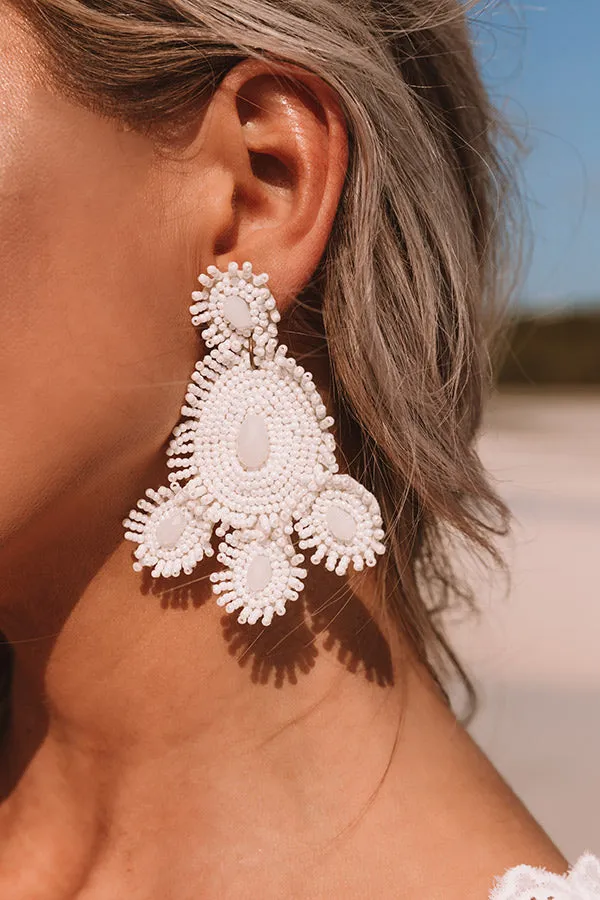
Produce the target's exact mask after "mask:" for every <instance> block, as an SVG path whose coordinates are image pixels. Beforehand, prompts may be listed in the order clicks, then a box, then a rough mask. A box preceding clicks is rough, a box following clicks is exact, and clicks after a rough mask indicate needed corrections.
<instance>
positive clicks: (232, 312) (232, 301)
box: [222, 294, 252, 331]
mask: <svg viewBox="0 0 600 900" xmlns="http://www.w3.org/2000/svg"><path fill="white" fill-rule="evenodd" d="M222 309H223V315H224V316H225V318H226V319H227V321H228V322H229V324H230V325H233V327H234V328H236V329H237V330H238V331H247V330H248V329H249V328H252V316H251V315H250V307H249V306H248V304H247V303H246V301H245V300H243V299H242V297H240V296H239V295H238V294H229V295H228V296H227V297H225V299H224V300H223V306H222Z"/></svg>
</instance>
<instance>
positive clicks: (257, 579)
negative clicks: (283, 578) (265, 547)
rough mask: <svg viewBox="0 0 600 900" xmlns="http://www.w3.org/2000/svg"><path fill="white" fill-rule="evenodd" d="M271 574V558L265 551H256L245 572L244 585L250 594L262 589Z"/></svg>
mask: <svg viewBox="0 0 600 900" xmlns="http://www.w3.org/2000/svg"><path fill="white" fill-rule="evenodd" d="M272 576H273V569H272V567H271V560H270V559H269V557H268V556H267V555H266V554H265V553H257V554H256V556H255V557H254V559H253V560H252V561H251V563H250V565H249V566H248V571H247V572H246V587H247V588H248V590H249V591H250V593H251V594H258V593H260V591H264V589H265V588H266V586H267V585H268V583H269V582H270V580H271V578H272Z"/></svg>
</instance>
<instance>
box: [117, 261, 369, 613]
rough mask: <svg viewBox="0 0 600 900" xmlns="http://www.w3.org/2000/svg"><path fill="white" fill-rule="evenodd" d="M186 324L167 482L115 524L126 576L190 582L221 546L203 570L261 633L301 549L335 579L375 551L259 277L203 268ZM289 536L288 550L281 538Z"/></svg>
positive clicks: (355, 486)
mask: <svg viewBox="0 0 600 900" xmlns="http://www.w3.org/2000/svg"><path fill="white" fill-rule="evenodd" d="M198 280H199V282H200V284H201V287H202V290H200V291H195V292H194V293H193V294H192V299H193V301H194V302H193V305H192V306H190V312H191V314H192V323H193V324H194V325H197V326H200V327H202V329H203V330H202V338H203V339H204V341H205V343H206V346H207V348H208V350H209V352H208V353H207V355H206V356H205V357H204V358H203V359H202V360H200V361H199V362H198V363H197V364H196V367H195V370H194V373H193V374H192V378H191V381H190V384H189V385H188V388H187V392H186V396H185V404H184V406H183V407H182V410H181V411H182V416H183V420H182V421H181V422H180V423H179V424H178V425H176V426H175V428H174V429H173V435H172V439H171V442H170V444H169V447H168V449H167V457H168V461H167V465H168V466H169V468H170V469H172V471H171V473H170V475H169V482H170V486H169V487H166V486H163V487H161V488H159V489H158V491H153V490H149V491H147V492H146V498H144V499H142V500H140V501H139V502H138V506H137V508H136V509H135V510H132V511H131V512H130V514H129V517H128V518H127V519H125V521H124V525H125V527H126V529H127V530H126V533H125V537H126V538H127V539H128V540H132V541H135V542H136V543H137V544H138V547H137V549H136V551H135V557H136V562H135V563H134V568H136V569H137V570H139V569H141V568H142V567H144V566H151V567H152V575H153V576H154V577H158V576H163V577H169V576H177V575H179V574H180V573H181V572H184V573H185V574H189V573H190V572H191V571H192V569H193V568H194V566H195V565H196V564H197V563H198V562H199V561H200V560H201V559H202V558H203V557H204V556H211V555H212V554H213V549H212V545H211V535H212V533H213V529H214V533H215V534H216V535H217V536H218V537H220V538H223V540H222V541H221V543H220V544H219V550H218V554H217V559H218V561H219V562H220V563H222V565H223V569H222V570H220V571H216V572H213V573H212V574H211V576H210V579H211V582H212V584H213V591H214V593H215V594H216V595H217V603H218V604H219V605H220V606H224V607H225V609H226V611H227V612H229V613H232V612H234V611H238V616H237V618H238V621H239V622H240V623H245V622H248V623H249V624H253V623H255V622H257V621H259V620H260V621H261V622H262V624H263V625H268V624H270V622H271V621H272V619H273V616H274V615H280V616H281V615H283V614H284V613H285V609H286V603H287V602H288V601H294V600H296V599H297V598H298V597H299V595H300V592H301V591H302V589H303V586H304V579H305V577H306V569H305V568H304V567H303V562H304V555H303V553H302V552H299V551H302V550H305V549H308V548H311V549H312V551H313V552H312V555H311V562H313V563H319V562H321V561H323V560H324V561H325V566H326V568H328V569H330V570H331V571H335V572H336V573H337V574H338V575H343V574H344V573H345V572H346V571H347V569H348V567H349V566H350V565H352V566H353V568H354V569H355V570H360V569H362V568H364V566H365V565H366V566H372V565H374V564H375V561H376V555H377V554H381V553H384V552H385V547H384V544H383V537H384V532H383V528H382V520H381V515H380V511H379V505H378V503H377V500H376V499H375V497H374V496H373V495H372V494H371V493H370V492H369V491H368V490H367V489H366V488H365V487H363V486H362V485H361V484H359V483H358V482H357V481H355V480H354V479H353V478H351V476H349V475H340V474H337V473H338V464H337V462H336V457H335V440H334V437H333V435H332V434H331V433H330V428H331V426H332V425H333V419H332V417H331V416H328V415H327V410H326V408H325V405H324V403H323V401H322V399H321V396H320V394H319V392H318V390H317V388H316V386H315V384H314V382H313V379H312V376H311V374H310V372H307V371H306V370H305V369H304V368H303V367H302V366H301V365H298V363H297V362H296V360H295V359H293V358H292V357H290V356H288V353H287V347H285V346H284V345H280V344H279V343H278V340H277V323H278V322H279V313H278V311H277V309H276V304H275V300H274V298H273V296H272V294H271V292H270V290H269V289H268V287H267V286H266V285H267V282H268V276H267V275H266V274H261V275H254V274H253V272H252V265H251V264H250V263H249V262H245V263H244V264H243V265H242V266H241V268H240V267H238V265H237V263H230V264H229V267H228V269H227V271H226V272H221V271H220V270H219V269H217V268H216V267H215V266H209V268H208V271H207V274H206V275H200V277H199V279H198ZM294 530H295V531H296V532H297V534H298V550H296V548H295V547H294V544H293V542H292V539H291V536H292V534H293V532H294Z"/></svg>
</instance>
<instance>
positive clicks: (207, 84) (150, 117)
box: [14, 0, 510, 689]
mask: <svg viewBox="0 0 600 900" xmlns="http://www.w3.org/2000/svg"><path fill="white" fill-rule="evenodd" d="M14 2H15V5H16V6H17V7H18V9H19V10H20V11H21V12H22V13H23V14H24V16H25V18H26V19H27V20H28V21H29V22H30V23H31V24H32V26H33V28H34V30H35V32H36V33H37V36H38V38H39V40H40V41H41V44H42V46H43V48H44V49H45V51H46V52H47V58H48V64H49V66H50V70H51V72H52V73H53V74H54V75H55V76H56V78H57V79H58V81H59V83H60V84H61V85H62V87H63V89H64V90H65V91H67V92H69V93H70V94H72V95H73V96H74V97H76V98H77V99H78V100H80V101H81V102H83V103H85V104H86V105H87V106H89V107H91V108H94V109H96V110H98V111H99V112H101V113H103V114H106V115H109V116H116V117H119V118H120V119H122V120H124V121H126V122H128V123H129V124H130V125H131V126H133V127H135V128H139V129H144V130H145V131H151V130H152V129H156V130H157V131H159V130H161V129H168V128H173V127H177V125H178V123H180V122H184V121H185V120H186V118H187V117H189V116H190V115H192V114H193V113H194V111H197V109H198V107H199V105H200V104H201V103H203V102H204V101H205V99H206V97H207V95H209V94H210V92H211V91H212V90H213V89H214V88H215V86H216V85H217V84H218V83H219V81H220V79H221V78H222V77H223V76H224V74H225V73H226V72H227V71H228V70H229V69H230V68H231V67H232V66H233V65H234V64H235V63H236V62H237V61H239V60H240V59H243V58H247V57H259V58H262V59H268V60H284V61H287V62H292V63H294V64H296V65H300V66H302V67H305V68H306V69H309V70H310V71H311V72H313V73H316V74H317V75H319V76H320V77H321V78H322V79H323V80H324V81H325V82H327V83H328V84H329V85H331V86H332V87H333V88H334V90H335V91H336V93H337V96H338V97H339V99H340V102H341V104H342V107H343V109H344V112H345V116H346V119H347V124H348V131H349V140H350V160H349V167H348V172H347V177H346V181H345V186H344V190H343V195H342V197H341V200H340V204H339V209H338V212H337V216H336V219H335V223H334V226H333V229H332V232H331V236H330V240H329V243H328V246H327V250H326V253H325V255H324V257H323V260H322V263H321V265H320V267H319V270H318V272H316V273H315V277H314V279H313V281H312V283H311V285H309V287H308V288H307V290H306V292H305V294H304V295H303V296H302V297H300V298H299V301H300V302H299V304H298V309H299V310H301V311H302V314H303V315H304V316H306V317H307V321H308V319H310V321H311V323H312V325H313V326H314V327H316V328H317V329H318V330H319V331H320V332H321V334H322V335H323V337H326V352H327V353H328V355H329V360H330V365H331V372H332V382H333V388H334V396H335V401H336V405H337V416H338V420H339V421H340V432H341V434H342V435H343V442H344V446H345V447H347V448H352V453H349V454H348V456H349V461H348V465H349V468H350V471H351V472H352V474H353V475H354V476H355V477H357V478H358V479H359V480H361V481H362V482H363V483H364V484H365V485H366V486H367V487H368V488H369V489H370V490H371V491H373V493H374V494H375V495H376V496H377V498H378V500H379V502H380V504H381V507H382V511H383V514H384V519H385V526H386V530H387V541H388V545H389V547H390V551H389V553H388V554H387V556H386V557H385V558H384V560H383V561H382V562H381V563H379V564H378V567H379V570H380V586H381V591H380V603H381V610H380V612H381V613H382V614H383V615H384V617H385V619H386V621H387V622H389V623H392V624H393V626H394V627H396V628H400V629H402V631H403V632H404V633H405V634H406V635H408V637H409V639H410V640H411V642H412V644H413V646H414V648H415V649H416V651H417V653H418V655H419V657H420V658H421V659H422V660H423V661H425V662H426V663H427V664H428V665H429V666H430V668H431V670H432V672H433V673H434V674H436V675H437V676H439V677H440V678H441V676H442V674H444V676H445V674H447V672H448V667H447V663H448V661H450V662H451V663H452V664H453V665H454V667H455V668H457V669H458V671H459V673H460V674H461V675H462V677H463V678H464V680H465V683H466V685H467V687H468V688H469V689H470V684H469V681H468V678H467V676H466V674H465V673H464V671H463V670H462V668H461V666H460V663H459V661H458V660H457V659H456V657H455V655H454V653H453V651H452V649H451V647H450V646H449V644H448V641H447V639H446V638H445V636H444V633H443V625H442V621H441V618H440V614H441V613H442V612H443V611H444V610H445V609H446V608H447V606H448V605H449V603H450V602H451V599H452V598H456V597H458V598H461V599H462V600H463V601H467V602H470V595H469V594H468V592H467V591H465V590H464V589H463V588H461V580H460V579H459V578H458V577H457V575H456V573H455V571H454V565H455V563H454V560H453V551H452V546H453V544H452V541H451V540H450V539H451V538H452V537H453V536H456V535H460V536H463V537H464V538H465V539H466V540H467V541H468V542H469V543H470V544H471V545H472V546H473V547H475V548H479V549H481V550H483V551H486V552H489V553H491V554H492V556H495V557H496V558H497V554H496V551H495V549H494V544H493V537H494V535H495V534H496V533H499V532H503V531H504V530H505V527H506V523H507V512H506V509H505V507H504V506H503V504H502V502H501V501H500V500H499V498H498V497H497V495H496V494H495V492H494V490H493V488H492V487H491V486H490V483H489V480H488V478H487V476H486V473H485V472H484V470H483V468H482V465H481V463H480V460H479V457H478V455H477V451H476V446H475V437H476V434H477V430H478V426H479V424H480V418H481V412H482V403H483V399H484V396H485V392H486V389H487V387H488V385H489V381H490V354H489V349H488V348H489V337H490V333H491V329H492V328H493V326H494V321H495V320H494V316H493V311H494V310H495V309H496V308H497V305H498V299H499V298H500V299H502V298H503V297H504V295H505V291H506V284H502V283H501V280H502V273H503V272H505V271H506V270H505V268H504V266H503V255H504V253H505V251H506V249H507V246H506V238H507V234H508V229H507V227H506V214H507V212H510V206H509V203H508V200H509V196H510V195H509V193H508V192H507V185H508V184H509V180H508V178H507V175H506V172H505V171H504V167H503V165H502V163H501V162H500V159H499V152H498V141H499V139H500V138H501V134H502V132H501V128H500V124H499V121H498V117H497V114H496V112H495V110H494V108H493V106H492V105H491V103H490V100H489V98H488V96H487V94H486V91H485V89H484V87H483V85H482V81H481V79H480V75H479V73H478V70H477V66H476V63H475V60H474V55H473V50H472V46H471V38H470V35H469V31H468V25H467V22H466V19H465V11H464V4H462V3H461V2H460V0H386V2H385V3H378V2H368V0H14Z"/></svg>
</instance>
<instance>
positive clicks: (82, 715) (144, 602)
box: [0, 482, 547, 900]
mask: <svg viewBox="0 0 600 900" xmlns="http://www.w3.org/2000/svg"><path fill="white" fill-rule="evenodd" d="M113 491H114V493H115V499H116V497H117V496H118V495H119V486H118V482H115V483H113ZM110 500H111V498H110V496H107V493H106V491H104V492H103V494H102V496H100V494H99V493H97V492H95V491H94V490H92V491H91V492H90V493H89V494H88V499H87V501H82V503H81V504H80V508H79V514H80V515H79V516H78V517H76V518H74V517H73V516H71V515H67V514H66V512H65V516H64V518H63V519H62V520H61V522H57V523H55V527H54V528H53V529H51V530H49V529H48V522H46V523H42V524H41V525H40V529H39V533H40V534H46V535H47V534H52V535H53V539H52V541H48V540H46V543H45V545H42V544H40V543H39V542H38V544H37V548H36V552H35V553H33V552H31V547H32V546H33V544H32V542H33V541H34V537H35V536H34V535H33V534H31V535H29V537H28V546H29V551H28V554H25V552H24V549H23V552H22V553H20V554H19V553H17V551H16V550H13V551H11V560H10V565H8V564H7V566H6V570H5V572H4V575H5V577H4V595H3V601H2V609H3V613H2V611H1V610H0V628H1V629H2V630H4V631H5V633H6V634H7V637H8V638H9V640H10V641H11V642H12V643H13V646H14V650H15V677H14V701H13V716H12V721H11V725H10V729H9V733H8V735H7V737H6V740H5V743H4V746H3V750H2V756H1V757H0V765H1V769H2V773H3V774H2V780H3V788H4V795H5V800H4V803H3V805H2V806H0V896H10V897H11V898H12V900H25V898H26V900H38V898H40V900H41V898H43V900H66V898H71V897H85V898H86V900H88V898H90V900H101V898H104V897H108V896H111V897H112V896H115V895H119V896H127V897H131V898H138V897H139V898H144V900H154V898H161V900H168V898H173V900H187V898H188V897H190V898H191V897H194V898H195V900H197V898H210V900H214V898H216V897H223V898H225V897H232V898H234V897H242V896H265V897H275V896H278V897H294V896H302V897H315V898H317V897H318V898H321V897H323V896H326V895H327V894H332V895H333V896H336V897H342V896H346V897H354V896H356V897H359V896H365V895H371V896H382V897H387V896H390V897H391V896H395V895H396V894H395V892H394V891H391V890H390V889H389V885H390V879H396V883H397V879H398V876H399V871H398V867H399V866H400V867H401V871H402V890H400V891H399V895H406V896H411V897H412V896H414V897H415V898H417V897H419V896H420V894H419V885H422V884H430V883H431V884H434V885H435V884H436V883H437V881H439V882H440V884H443V881H444V877H445V876H444V872H445V871H446V869H447V867H448V865H450V868H451V869H452V866H453V865H454V863H453V862H451V863H448V860H449V859H452V858H453V857H452V852H453V850H455V851H457V852H458V850H459V848H460V846H461V844H462V842H463V836H462V835H461V833H460V832H461V827H462V826H464V827H466V828H467V829H468V830H469V832H470V833H472V836H473V839H475V838H476V837H477V839H478V840H479V839H481V837H482V836H483V835H487V836H488V837H489V836H490V835H493V834H494V833H495V832H496V831H497V832H498V837H499V839H501V840H503V844H502V846H505V845H506V839H505V838H502V829H501V828H500V827H499V824H500V825H502V827H503V828H504V826H505V825H506V822H507V814H506V812H505V813H504V815H502V810H503V809H506V807H507V799H506V796H505V794H507V792H506V791H505V789H504V788H500V787H499V781H498V782H497V780H496V779H495V776H494V775H493V773H492V770H491V769H490V767H489V766H488V764H487V762H486V761H485V760H484V759H483V757H481V755H480V754H479V753H478V751H477V750H476V749H475V748H474V746H473V745H472V744H471V742H470V741H469V739H468V738H467V736H466V735H465V733H464V732H463V730H462V729H461V728H460V727H459V726H458V725H457V724H456V722H455V721H454V718H453V717H452V715H451V714H450V713H449V711H448V710H447V709H446V707H445V705H444V703H443V701H442V700H441V698H440V696H439V693H438V692H437V690H436V689H435V687H434V685H433V684H432V681H431V679H430V678H429V677H428V676H427V674H426V673H425V672H424V671H423V670H422V668H421V667H419V666H418V665H417V664H413V663H411V662H409V653H408V650H407V649H406V648H403V647H402V645H401V643H400V642H399V641H396V642H395V645H394V646H392V644H393V642H391V641H388V640H386V639H385V637H384V635H383V634H382V632H381V631H380V630H379V628H378V627H377V626H376V625H375V624H374V621H373V619H372V618H371V616H370V615H369V609H372V608H373V607H374V603H373V600H374V597H373V592H372V587H371V582H370V580H369V578H368V577H367V578H366V579H364V580H361V581H360V582H359V585H358V586H352V587H351V586H350V585H348V584H346V583H343V582H341V581H339V580H338V579H337V578H336V577H335V576H333V575H329V574H327V573H324V572H322V571H321V570H317V571H316V572H315V574H314V577H313V578H312V579H311V580H309V582H308V583H307V587H306V589H305V598H304V600H305V602H306V609H305V608H304V607H303V606H302V605H301V602H302V601H298V602H297V603H296V604H290V606H289V609H288V612H287V613H286V615H285V616H284V617H283V618H281V619H276V620H275V621H274V622H273V624H272V625H271V626H269V628H266V629H264V628H262V626H248V625H238V623H237V622H236V620H235V617H234V616H229V615H227V614H225V613H224V612H223V611H222V610H221V609H220V608H219V607H217V606H216V604H215V602H214V598H213V597H212V595H211V594H210V590H209V582H208V579H207V575H208V572H209V568H208V567H206V568H202V567H200V568H199V570H196V572H195V573H194V575H193V576H191V577H190V578H188V579H187V580H184V581H187V583H183V584H181V585H180V586H179V587H175V588H171V589H169V587H168V585H167V584H164V585H161V586H160V587H159V586H158V585H154V586H153V585H152V584H151V583H150V581H149V580H148V581H146V582H144V583H143V590H142V591H140V582H139V576H138V575H136V574H135V573H133V572H132V571H131V557H130V548H129V547H128V546H124V545H123V543H121V541H120V539H118V538H116V536H115V534H116V533H115V532H113V531H107V532H105V533H103V534H100V533H98V532H96V533H95V534H94V535H92V530H91V529H89V528H88V529H87V530H86V529H85V528H81V527H79V528H78V527H77V526H76V524H75V523H76V522H77V521H79V522H82V521H83V522H85V521H92V519H91V518H85V516H84V517H83V518H81V515H83V513H84V512H85V509H86V508H87V510H88V512H91V510H92V508H94V505H95V504H96V505H97V503H98V502H101V504H102V506H104V507H106V505H108V506H109V507H110ZM94 502H95V504H94ZM71 512H75V510H74V509H73V510H71ZM69 523H71V524H69ZM18 556H20V557H21V564H20V565H19V564H17V563H18V560H17V557H18ZM7 557H8V554H6V557H5V561H6V562H8V560H7ZM27 557H28V561H27ZM457 785H458V788H457ZM457 790H458V793H457ZM486 791H487V792H488V793H490V797H491V800H490V797H486V796H485V794H486ZM482 792H483V795H484V802H483V808H480V807H482V799H481V797H482ZM496 795H497V799H494V797H495V796H496ZM469 804H470V805H469ZM511 804H512V805H513V806H511ZM508 806H511V808H514V811H515V818H516V819H518V818H519V816H521V817H522V816H523V813H522V811H521V810H520V807H518V804H517V803H516V801H514V800H512V799H511V800H510V801H509V803H508ZM517 813H518V815H517ZM509 818H510V816H509ZM509 824H510V823H509ZM504 830H506V829H504ZM509 831H510V828H509ZM519 834H522V831H521V832H519ZM431 841H434V842H436V845H437V846H438V847H440V848H442V850H441V854H440V855H438V857H437V859H436V862H435V863H429V864H428V865H427V871H425V869H424V868H423V866H424V864H425V862H426V861H427V860H428V859H430V857H431V851H429V852H428V846H429V845H430V843H431ZM484 846H485V844H484ZM486 853H487V851H486V852H483V862H481V859H480V864H481V866H482V868H481V872H480V881H479V883H478V885H477V886H478V887H479V888H482V887H483V883H484V879H488V880H489V877H491V875H492V874H493V873H494V871H496V867H494V866H493V862H494V853H492V852H491V851H490V853H487V855H486ZM519 853H520V856H521V857H522V850H520V851H519ZM448 854H450V856H448ZM505 855H508V856H509V857H510V853H508V854H505ZM480 856H481V854H480ZM488 856H489V859H488ZM361 859H362V860H363V862H361V861H360V860H361ZM519 861H522V859H517V858H515V859H514V860H512V859H510V858H509V859H508V864H513V863H516V862H519ZM534 861H535V860H534ZM488 862H489V870H486V865H487V863H488ZM546 862H547V859H546ZM498 865H500V862H498ZM468 875H469V873H468V871H467V876H468ZM469 877H470V876H469ZM424 878H425V881H423V879H424ZM427 879H429V881H428V880H427ZM436 879H437V881H436ZM471 882H472V879H471V881H469V880H466V881H465V880H464V879H458V882H457V884H458V885H459V886H460V887H461V888H462V889H463V890H464V888H465V886H466V885H469V884H471ZM486 883H487V882H486ZM299 884H302V888H301V889H300V888H299V887H298V885H299ZM378 885H379V886H380V888H381V889H380V890H378V889H377V886H378ZM385 885H387V886H388V887H387V891H388V892H387V893H386V888H385ZM428 896H434V894H433V893H431V894H429V895H428ZM443 896H445V897H448V898H450V897H451V896H453V895H452V894H450V893H446V894H443ZM456 896H457V897H458V896H459V895H458V893H457V895H456ZM460 896H461V898H462V897H464V898H466V897H469V896H471V895H470V894H468V893H464V892H463V894H461V895H460ZM475 896H478V894H473V897H475ZM482 896H485V893H483V894H482Z"/></svg>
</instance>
